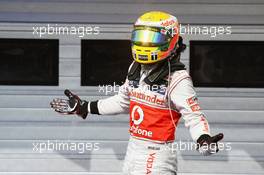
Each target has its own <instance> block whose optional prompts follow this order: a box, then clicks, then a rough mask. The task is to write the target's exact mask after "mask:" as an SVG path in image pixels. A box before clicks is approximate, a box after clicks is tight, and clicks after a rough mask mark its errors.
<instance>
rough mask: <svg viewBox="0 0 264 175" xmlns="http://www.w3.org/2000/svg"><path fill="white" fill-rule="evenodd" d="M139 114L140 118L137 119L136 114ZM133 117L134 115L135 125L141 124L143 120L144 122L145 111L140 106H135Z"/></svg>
mask: <svg viewBox="0 0 264 175" xmlns="http://www.w3.org/2000/svg"><path fill="white" fill-rule="evenodd" d="M136 115H137V116H139V117H137V118H138V119H135V116H136ZM131 117H132V121H133V122H134V124H135V125H139V124H140V123H141V122H143V120H144V112H143V110H142V108H141V107H139V106H137V105H136V106H134V107H133V109H132V112H131Z"/></svg>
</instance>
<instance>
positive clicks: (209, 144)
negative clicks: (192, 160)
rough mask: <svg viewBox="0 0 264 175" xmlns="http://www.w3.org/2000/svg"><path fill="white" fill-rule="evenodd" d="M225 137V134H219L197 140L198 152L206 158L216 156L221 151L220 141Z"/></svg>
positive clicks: (205, 135) (203, 136) (204, 136)
mask: <svg viewBox="0 0 264 175" xmlns="http://www.w3.org/2000/svg"><path fill="white" fill-rule="evenodd" d="M223 137H224V134H223V133H219V134H217V135H215V136H213V137H211V136H209V135H208V134H203V135H201V136H200V137H199V138H198V139H197V147H196V149H197V151H198V152H199V153H201V154H202V155H204V156H209V155H211V154H215V153H217V152H218V151H219V149H218V143H217V142H218V141H220V140H222V139H223Z"/></svg>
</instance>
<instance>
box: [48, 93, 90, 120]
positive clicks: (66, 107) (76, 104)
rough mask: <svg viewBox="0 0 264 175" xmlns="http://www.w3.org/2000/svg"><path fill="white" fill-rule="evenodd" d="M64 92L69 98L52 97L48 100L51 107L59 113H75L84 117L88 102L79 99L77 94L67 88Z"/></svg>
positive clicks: (86, 112)
mask: <svg viewBox="0 0 264 175" xmlns="http://www.w3.org/2000/svg"><path fill="white" fill-rule="evenodd" d="M64 94H65V95H66V96H67V97H68V98H69V99H59V98H56V99H53V100H52V101H51V102H50V106H51V108H53V109H54V110H55V111H56V112H58V113H60V114H67V115H70V114H77V115H78V116H79V117H82V118H83V119H85V118H86V117H87V115H88V102H87V101H85V100H81V99H80V98H79V97H78V96H77V95H75V94H73V93H71V91H69V90H68V89H66V90H65V91H64Z"/></svg>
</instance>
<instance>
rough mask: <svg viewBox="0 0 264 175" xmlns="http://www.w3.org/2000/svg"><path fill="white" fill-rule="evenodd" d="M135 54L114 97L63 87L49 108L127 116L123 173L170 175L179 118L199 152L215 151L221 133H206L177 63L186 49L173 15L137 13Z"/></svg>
mask: <svg viewBox="0 0 264 175" xmlns="http://www.w3.org/2000/svg"><path fill="white" fill-rule="evenodd" d="M131 49H132V56H133V58H134V61H133V63H132V64H131V66H130V68H129V71H128V75H127V78H126V81H125V83H124V84H123V85H122V86H121V87H120V90H119V93H118V94H117V95H115V96H112V97H109V98H106V99H102V100H98V101H91V102H89V101H85V100H82V99H80V98H79V97H78V96H77V95H75V94H73V93H71V92H70V91H69V90H65V95H66V96H67V97H68V99H54V100H53V101H52V102H51V107H52V108H53V109H54V110H55V111H56V112H59V113H61V114H77V115H78V116H80V117H82V118H83V119H85V118H86V117H87V115H88V114H89V113H90V114H99V115H109V114H120V113H129V114H130V129H129V132H130V135H131V136H130V139H129V144H128V148H127V153H126V158H125V162H124V167H123V173H124V174H132V175H145V174H149V175H150V174H151V175H157V174H167V175H175V174H176V173H177V158H176V152H175V150H173V149H172V148H173V145H172V144H173V142H174V140H175V131H176V126H177V124H178V123H179V120H180V118H181V117H182V118H183V119H184V121H185V126H186V127H188V129H189V131H190V134H191V137H192V139H193V140H194V141H195V142H196V143H197V150H198V151H199V152H200V153H201V154H203V155H210V154H213V153H216V152H217V151H218V146H217V142H218V141H219V140H221V139H222V138H223V134H221V133H220V134H218V135H215V136H213V137H212V136H211V134H210V130H209V124H208V122H207V120H206V118H205V116H204V114H203V113H202V112H201V110H200V106H199V104H198V101H197V97H196V93H195V91H194V88H193V85H192V81H191V78H190V76H189V74H188V73H187V71H186V70H185V66H184V65H183V64H182V63H181V62H180V54H181V52H182V51H183V50H184V49H185V45H184V44H183V42H182V38H181V37H180V36H179V24H178V20H177V18H176V17H174V16H172V15H170V14H168V13H165V12H160V11H151V12H147V13H145V14H143V15H142V16H140V17H139V18H138V19H137V21H136V22H135V24H134V29H133V32H132V36H131Z"/></svg>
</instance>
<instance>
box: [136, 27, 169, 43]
mask: <svg viewBox="0 0 264 175" xmlns="http://www.w3.org/2000/svg"><path fill="white" fill-rule="evenodd" d="M169 40H170V38H169V37H168V36H166V35H164V34H162V33H160V32H155V31H151V30H134V31H133V32H132V37H131V41H132V43H133V44H135V45H139V46H160V45H163V44H166V43H168V42H169Z"/></svg>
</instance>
